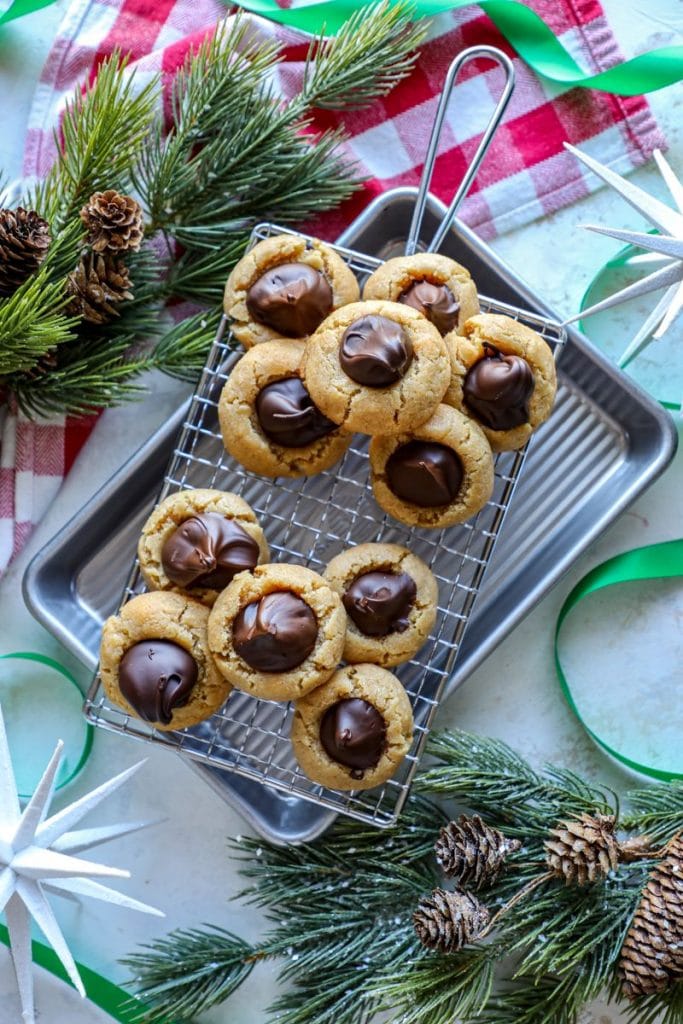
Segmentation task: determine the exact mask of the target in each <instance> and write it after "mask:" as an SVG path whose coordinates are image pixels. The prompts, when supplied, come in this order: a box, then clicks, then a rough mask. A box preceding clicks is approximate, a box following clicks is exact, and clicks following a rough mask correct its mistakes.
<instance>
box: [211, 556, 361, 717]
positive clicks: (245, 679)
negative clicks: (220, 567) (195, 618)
mask: <svg viewBox="0 0 683 1024" xmlns="http://www.w3.org/2000/svg"><path fill="white" fill-rule="evenodd" d="M345 631H346V612H345V611H344V607H343V605H342V603H341V600H340V598H339V597H338V595H337V594H335V593H334V591H333V590H331V588H330V587H329V586H328V585H327V583H326V582H325V580H324V579H323V578H322V577H321V576H318V574H317V573H315V572H312V571H311V570H310V569H305V568H303V566H300V565H285V564H278V565H276V564H270V565H259V566H257V567H256V568H255V569H254V571H253V573H247V572H244V573H241V574H240V575H239V576H236V577H235V579H234V580H233V581H232V583H231V584H230V585H229V586H228V587H227V589H226V590H224V591H223V593H222V594H221V595H220V596H219V598H218V600H217V601H216V603H215V605H214V606H213V609H212V611H211V616H210V619H209V647H210V649H211V653H212V654H213V657H214V659H215V662H216V665H217V666H218V669H219V670H220V672H221V673H222V674H223V675H224V676H225V678H226V679H228V680H229V681H230V682H231V683H232V684H233V685H234V686H238V687H239V688H240V689H241V690H246V691H247V692H248V693H251V694H253V695H254V696H256V697H264V698H266V699H267V700H290V699H292V698H296V697H299V696H301V695H302V694H304V693H307V692H308V691H309V690H311V689H313V688H314V687H315V686H320V684H321V683H324V682H325V680H326V679H328V678H329V676H330V675H331V674H332V672H334V670H335V668H336V667H337V665H338V664H339V661H340V659H341V655H342V650H343V647H344V635H345Z"/></svg>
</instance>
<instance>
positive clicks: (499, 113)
mask: <svg viewBox="0 0 683 1024" xmlns="http://www.w3.org/2000/svg"><path fill="white" fill-rule="evenodd" d="M480 57H486V58H488V59H489V60H493V61H495V62H496V64H500V65H501V67H502V68H503V69H504V71H505V86H504V88H503V92H502V93H501V96H500V99H499V100H498V103H497V104H496V108H495V110H494V111H493V114H492V115H491V117H490V119H489V123H488V124H487V126H486V131H485V132H484V134H483V135H482V137H481V141H480V143H479V145H478V146H477V151H476V153H475V154H474V157H473V159H472V162H471V163H470V165H469V167H468V168H467V170H466V172H465V174H464V176H463V179H462V181H461V182H460V185H459V186H458V190H457V192H456V193H455V195H454V196H453V200H452V202H451V205H450V206H449V207H448V210H447V212H446V214H445V216H444V218H443V220H442V221H441V224H440V225H439V228H438V230H437V232H436V234H435V235H434V237H433V238H432V240H431V242H430V243H429V246H428V249H427V251H428V252H438V250H439V248H440V246H441V244H442V242H443V240H444V238H445V237H446V235H447V233H448V230H449V228H450V226H451V224H452V223H453V220H454V218H455V215H456V213H457V211H458V208H459V206H460V204H461V202H462V201H463V199H464V198H465V196H466V195H467V193H468V192H469V190H470V186H471V184H472V182H473V181H474V179H475V177H476V175H477V172H478V170H479V168H480V167H481V163H482V161H483V159H484V157H485V156H486V151H487V150H488V148H489V146H490V144H491V140H492V139H493V136H494V135H495V133H496V130H497V128H498V125H499V124H500V122H501V120H502V118H503V114H504V113H505V110H506V108H507V105H508V103H509V102H510V97H511V96H512V91H513V89H514V87H515V69H514V66H513V64H512V61H511V60H510V58H509V57H508V56H507V54H505V53H503V51H502V50H498V49H497V48H496V47H495V46H470V47H469V49H467V50H463V51H462V53H459V54H458V56H457V57H456V58H455V59H454V60H453V62H452V64H451V66H450V67H449V69H448V74H447V75H446V81H445V82H444V87H443V90H442V92H441V99H440V100H439V106H438V107H437V111H436V117H435V118H434V125H433V127H432V134H431V136H430V138H429V146H428V148H427V156H426V158H425V164H424V169H423V171H422V177H421V178H420V187H419V189H418V192H417V199H416V200H415V210H414V212H413V219H412V221H411V224H410V231H409V232H408V240H407V241H406V248H405V254H406V256H412V255H413V253H415V252H417V246H418V241H419V238H420V228H421V227H422V219H423V217H424V212H425V206H426V204H427V193H428V191H429V185H430V182H431V180H432V174H433V173H434V164H435V162H436V152H437V149H438V148H439V140H440V138H441V130H442V128H443V122H444V118H445V116H446V110H447V108H448V103H449V101H450V98H451V93H452V92H453V86H454V85H455V82H456V79H457V77H458V73H459V71H460V69H461V68H463V67H464V66H465V64H469V62H470V61H471V60H477V59H478V58H480Z"/></svg>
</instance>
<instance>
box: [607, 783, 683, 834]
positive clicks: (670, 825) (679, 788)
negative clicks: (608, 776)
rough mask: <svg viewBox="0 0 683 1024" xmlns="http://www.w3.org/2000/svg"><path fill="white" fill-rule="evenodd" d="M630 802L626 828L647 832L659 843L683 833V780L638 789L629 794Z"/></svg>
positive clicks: (624, 820) (625, 822) (625, 823)
mask: <svg viewBox="0 0 683 1024" xmlns="http://www.w3.org/2000/svg"><path fill="white" fill-rule="evenodd" d="M628 801H629V804H630V806H631V813H630V814H628V815H627V816H626V817H625V818H624V819H623V822H622V824H623V825H624V827H625V828H629V829H633V830H634V831H638V832H647V833H648V835H650V836H651V837H652V839H653V841H654V842H660V843H665V842H666V841H667V839H671V837H672V836H673V835H675V834H676V833H677V832H683V782H680V781H677V782H671V783H668V784H667V785H665V786H661V785H660V786H648V787H646V788H645V789H636V790H634V791H633V792H631V793H629V794H628Z"/></svg>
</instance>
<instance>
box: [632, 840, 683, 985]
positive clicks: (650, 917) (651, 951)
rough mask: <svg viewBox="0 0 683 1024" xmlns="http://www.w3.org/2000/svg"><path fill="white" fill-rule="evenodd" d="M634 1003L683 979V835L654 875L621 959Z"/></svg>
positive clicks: (673, 841)
mask: <svg viewBox="0 0 683 1024" xmlns="http://www.w3.org/2000/svg"><path fill="white" fill-rule="evenodd" d="M619 975H620V977H621V987H622V990H623V992H624V995H625V996H626V997H627V998H628V999H631V1000H633V999H637V998H638V996H645V995H652V993H654V992H663V991H664V990H665V989H667V988H670V987H671V985H674V984H676V982H678V981H680V980H681V978H683V833H679V835H677V836H675V837H674V838H673V839H672V840H671V842H670V843H669V844H668V846H667V848H666V853H665V855H664V857H662V859H661V860H660V861H659V862H658V864H657V866H656V867H655V868H654V870H653V871H652V872H651V874H650V877H649V879H648V881H647V883H646V885H645V888H644V889H643V894H642V896H641V898H640V903H639V904H638V908H637V910H636V912H635V914H634V916H633V921H632V922H631V927H630V928H629V930H628V933H627V935H626V938H625V940H624V945H623V946H622V948H621V957H620V959H619Z"/></svg>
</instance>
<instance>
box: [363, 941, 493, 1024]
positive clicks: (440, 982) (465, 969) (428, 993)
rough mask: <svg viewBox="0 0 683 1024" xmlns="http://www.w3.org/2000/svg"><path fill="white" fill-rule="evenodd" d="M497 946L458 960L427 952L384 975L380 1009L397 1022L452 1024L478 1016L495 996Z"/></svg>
mask: <svg viewBox="0 0 683 1024" xmlns="http://www.w3.org/2000/svg"><path fill="white" fill-rule="evenodd" d="M500 955H501V950H500V949H499V948H498V947H497V946H493V945H492V946H487V947H479V946H476V947H473V948H471V949H467V950H464V951H463V952H462V953H461V954H460V955H459V956H458V957H457V958H455V957H453V956H446V955H444V954H441V953H425V952H424V951H421V953H420V955H418V956H417V957H415V958H414V959H413V960H412V961H411V962H410V963H408V964H407V965H404V966H402V967H400V969H392V970H389V971H387V972H385V973H383V974H382V975H381V977H380V978H379V979H378V981H377V983H376V986H375V993H376V995H377V996H378V998H379V1002H380V1008H381V1009H383V1010H386V1011H388V1012H393V1014H394V1016H393V1017H392V1021H393V1024H452V1022H453V1021H455V1020H458V1021H464V1020H467V1019H468V1018H469V1017H478V1016H479V1014H480V1013H481V1012H482V1011H483V1009H484V1008H485V1007H486V1006H487V1004H488V1001H489V999H490V998H491V992H492V988H493V981H494V973H495V967H496V962H497V960H498V958H499V957H500Z"/></svg>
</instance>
